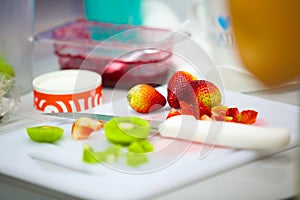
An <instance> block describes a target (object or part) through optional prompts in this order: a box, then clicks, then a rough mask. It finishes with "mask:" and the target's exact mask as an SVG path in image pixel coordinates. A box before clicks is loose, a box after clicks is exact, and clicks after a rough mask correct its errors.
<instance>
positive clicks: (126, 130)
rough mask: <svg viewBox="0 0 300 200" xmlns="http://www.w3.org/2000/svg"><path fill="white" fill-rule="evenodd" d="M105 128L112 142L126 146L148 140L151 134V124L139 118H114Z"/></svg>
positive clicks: (106, 134)
mask: <svg viewBox="0 0 300 200" xmlns="http://www.w3.org/2000/svg"><path fill="white" fill-rule="evenodd" d="M103 128H104V132H105V136H106V137H107V139H108V140H109V141H110V142H112V143H114V144H120V145H125V146H128V145H129V144H130V143H132V142H136V141H140V140H145V139H147V137H148V135H149V133H150V123H149V122H148V121H147V120H144V119H141V118H139V117H114V118H112V119H111V120H109V121H108V122H106V123H105V124H104V127H103Z"/></svg>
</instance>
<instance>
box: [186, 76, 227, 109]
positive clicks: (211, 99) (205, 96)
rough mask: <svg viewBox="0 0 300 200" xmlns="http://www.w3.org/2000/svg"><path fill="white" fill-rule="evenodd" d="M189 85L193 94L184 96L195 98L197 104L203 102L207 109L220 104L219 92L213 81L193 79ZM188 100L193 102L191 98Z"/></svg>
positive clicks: (220, 96)
mask: <svg viewBox="0 0 300 200" xmlns="http://www.w3.org/2000/svg"><path fill="white" fill-rule="evenodd" d="M190 86H191V87H192V89H193V91H194V94H193V95H187V94H186V96H185V98H196V99H197V101H198V104H199V105H201V104H204V105H205V106H206V107H207V108H208V109H211V108H212V107H213V106H218V105H221V101H222V95H221V92H220V90H219V89H218V87H217V86H216V85H214V84H213V83H211V82H209V81H206V80H195V81H191V82H190ZM188 102H193V99H189V101H188Z"/></svg>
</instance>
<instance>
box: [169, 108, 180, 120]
mask: <svg viewBox="0 0 300 200" xmlns="http://www.w3.org/2000/svg"><path fill="white" fill-rule="evenodd" d="M176 115H181V112H179V111H178V110H177V109H175V108H171V109H170V112H169V113H168V116H167V119H169V118H170V117H174V116H176Z"/></svg>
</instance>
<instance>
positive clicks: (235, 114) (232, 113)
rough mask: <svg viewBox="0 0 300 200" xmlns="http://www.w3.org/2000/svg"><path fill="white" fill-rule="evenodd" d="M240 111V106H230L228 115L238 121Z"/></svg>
mask: <svg viewBox="0 0 300 200" xmlns="http://www.w3.org/2000/svg"><path fill="white" fill-rule="evenodd" d="M239 113H240V111H239V109H238V108H228V110H227V113H226V115H227V116H229V117H232V121H234V122H237V121H238V117H239Z"/></svg>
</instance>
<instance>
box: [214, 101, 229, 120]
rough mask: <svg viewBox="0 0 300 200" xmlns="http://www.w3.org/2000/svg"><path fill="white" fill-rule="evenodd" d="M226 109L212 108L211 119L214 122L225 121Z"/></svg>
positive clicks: (225, 107) (223, 107)
mask: <svg viewBox="0 0 300 200" xmlns="http://www.w3.org/2000/svg"><path fill="white" fill-rule="evenodd" d="M227 111H228V107H227V106H221V105H220V106H214V107H212V109H211V117H212V119H213V120H216V121H226V117H227V116H226V115H227Z"/></svg>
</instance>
